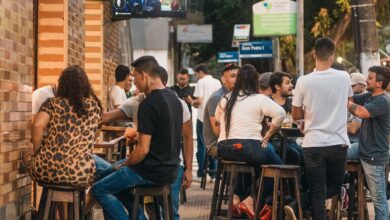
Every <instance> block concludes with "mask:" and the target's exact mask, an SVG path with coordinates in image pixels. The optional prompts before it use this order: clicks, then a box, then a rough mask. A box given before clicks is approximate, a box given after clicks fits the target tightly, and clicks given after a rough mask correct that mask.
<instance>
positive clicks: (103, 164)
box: [92, 154, 111, 181]
mask: <svg viewBox="0 0 390 220" xmlns="http://www.w3.org/2000/svg"><path fill="white" fill-rule="evenodd" d="M92 157H93V159H94V160H95V166H96V172H95V181H97V180H99V179H101V175H102V173H103V172H104V171H105V170H106V169H107V168H109V167H111V164H110V163H109V162H107V161H106V160H104V159H103V158H101V157H99V156H98V155H96V154H92Z"/></svg>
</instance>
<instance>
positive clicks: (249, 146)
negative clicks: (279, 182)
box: [218, 139, 283, 199]
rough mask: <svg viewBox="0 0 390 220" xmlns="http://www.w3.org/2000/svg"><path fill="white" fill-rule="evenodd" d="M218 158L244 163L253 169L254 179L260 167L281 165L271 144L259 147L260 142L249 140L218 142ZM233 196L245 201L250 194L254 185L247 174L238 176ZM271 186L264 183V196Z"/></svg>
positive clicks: (268, 182) (257, 175) (270, 189)
mask: <svg viewBox="0 0 390 220" xmlns="http://www.w3.org/2000/svg"><path fill="white" fill-rule="evenodd" d="M218 156H219V157H220V158H222V159H223V160H230V161H240V162H246V163H248V164H249V165H251V166H253V167H254V168H255V172H256V179H257V178H258V177H259V174H260V165H265V164H283V161H282V159H280V157H279V156H278V155H277V154H276V152H275V150H274V148H273V146H272V144H270V143H268V145H267V148H263V147H261V141H260V140H250V139H227V140H223V141H220V142H218ZM237 180H238V181H237V184H236V185H235V188H234V194H236V195H238V196H239V197H240V198H241V199H245V198H246V197H247V196H249V195H250V194H251V192H250V190H251V188H252V186H253V185H254V184H256V183H253V182H252V181H251V177H250V175H249V174H239V175H238V176H237ZM272 189H273V184H272V182H271V181H266V182H265V187H264V195H265V196H268V195H270V194H271V193H272Z"/></svg>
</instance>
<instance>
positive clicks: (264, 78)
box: [259, 72, 272, 88]
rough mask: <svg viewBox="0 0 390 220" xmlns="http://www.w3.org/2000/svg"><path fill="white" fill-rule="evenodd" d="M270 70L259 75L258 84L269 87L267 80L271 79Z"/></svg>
mask: <svg viewBox="0 0 390 220" xmlns="http://www.w3.org/2000/svg"><path fill="white" fill-rule="evenodd" d="M271 75H272V72H265V73H262V74H261V75H260V76H259V85H260V86H261V87H266V88H268V87H269V80H270V79H271Z"/></svg>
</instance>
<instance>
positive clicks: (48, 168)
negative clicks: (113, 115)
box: [28, 97, 102, 186]
mask: <svg viewBox="0 0 390 220" xmlns="http://www.w3.org/2000/svg"><path fill="white" fill-rule="evenodd" d="M98 106H99V105H98V104H97V102H96V101H95V100H94V99H92V98H87V99H85V107H86V109H87V112H88V113H87V116H83V117H79V116H78V115H77V114H76V113H75V112H74V111H73V107H72V106H71V105H70V104H69V101H68V100H67V99H65V98H62V97H54V98H49V99H47V100H46V101H45V102H44V103H43V104H42V106H41V108H40V110H39V112H41V111H43V112H46V113H48V114H49V115H50V120H49V123H48V125H47V127H46V130H45V134H44V137H43V140H42V144H41V146H40V148H39V151H38V153H37V154H36V155H34V156H33V157H32V158H31V161H30V166H29V167H28V168H29V172H30V174H31V175H32V178H33V179H34V180H36V181H38V182H44V183H52V184H65V185H72V186H88V185H90V184H92V182H93V177H94V173H95V162H94V159H93V157H92V149H93V143H94V140H95V134H96V132H97V131H98V129H99V126H100V121H101V118H102V109H101V108H99V107H98Z"/></svg>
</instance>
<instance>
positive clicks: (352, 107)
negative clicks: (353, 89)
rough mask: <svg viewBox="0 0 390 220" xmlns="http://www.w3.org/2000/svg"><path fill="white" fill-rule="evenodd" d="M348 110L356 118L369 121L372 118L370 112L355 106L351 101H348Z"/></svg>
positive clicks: (362, 107)
mask: <svg viewBox="0 0 390 220" xmlns="http://www.w3.org/2000/svg"><path fill="white" fill-rule="evenodd" d="M348 110H349V112H351V113H352V114H353V115H355V116H356V117H359V118H362V119H367V118H370V117H371V114H370V112H368V110H367V109H366V108H364V106H361V105H358V104H355V103H353V102H351V101H348Z"/></svg>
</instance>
